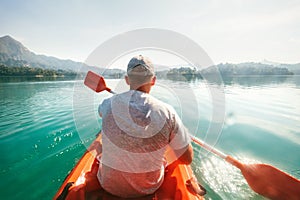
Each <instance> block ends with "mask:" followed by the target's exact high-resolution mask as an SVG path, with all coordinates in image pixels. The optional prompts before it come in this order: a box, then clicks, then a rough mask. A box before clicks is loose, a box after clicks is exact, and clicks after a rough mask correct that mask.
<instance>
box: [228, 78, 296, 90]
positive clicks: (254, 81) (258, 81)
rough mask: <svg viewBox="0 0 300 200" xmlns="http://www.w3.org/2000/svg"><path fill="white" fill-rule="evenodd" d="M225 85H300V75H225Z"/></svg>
mask: <svg viewBox="0 0 300 200" xmlns="http://www.w3.org/2000/svg"><path fill="white" fill-rule="evenodd" d="M223 81H224V84H225V85H235V84H238V85H242V86H247V87H252V86H262V85H273V84H275V85H276V84H283V83H286V84H293V85H295V86H299V85H300V76H297V75H294V76H234V77H223Z"/></svg>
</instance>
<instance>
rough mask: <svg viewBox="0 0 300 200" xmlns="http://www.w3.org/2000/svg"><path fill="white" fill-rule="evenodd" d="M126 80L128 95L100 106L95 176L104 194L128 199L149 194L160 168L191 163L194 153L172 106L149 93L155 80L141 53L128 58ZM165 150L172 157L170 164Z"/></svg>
mask: <svg viewBox="0 0 300 200" xmlns="http://www.w3.org/2000/svg"><path fill="white" fill-rule="evenodd" d="M125 80H126V83H127V84H128V85H129V87H130V90H129V91H127V92H124V93H121V94H116V95H114V96H112V97H110V98H108V99H105V100H104V101H103V102H102V103H101V104H100V105H99V114H100V117H102V145H103V146H102V156H101V158H100V159H99V162H100V164H99V170H98V174H97V178H98V180H99V182H100V185H101V187H102V188H103V189H104V190H106V191H107V192H109V193H111V194H113V195H116V196H119V197H123V198H132V197H140V196H145V195H148V194H152V193H154V192H155V191H156V190H157V189H158V188H159V187H160V186H161V184H162V182H163V179H164V171H165V167H166V166H167V165H172V163H173V164H174V163H184V164H190V163H191V162H192V159H193V149H192V146H191V144H190V143H191V138H190V135H189V131H188V130H187V128H186V127H185V126H184V125H183V123H182V121H181V120H180V118H179V116H178V115H177V113H176V111H175V110H174V108H172V107H171V106H170V105H168V104H166V103H164V102H162V101H160V100H158V99H156V98H155V97H153V96H151V95H150V94H149V93H150V90H151V88H152V86H154V85H155V82H156V76H155V72H154V66H153V64H152V62H151V61H150V60H149V59H148V58H147V57H144V56H142V55H139V56H136V57H133V58H132V59H131V60H130V61H129V63H128V66H127V75H126V76H125ZM168 147H169V149H172V153H173V154H174V155H175V157H174V159H173V160H172V161H169V163H167V161H166V159H165V155H166V153H167V152H169V151H168ZM170 162H172V163H170Z"/></svg>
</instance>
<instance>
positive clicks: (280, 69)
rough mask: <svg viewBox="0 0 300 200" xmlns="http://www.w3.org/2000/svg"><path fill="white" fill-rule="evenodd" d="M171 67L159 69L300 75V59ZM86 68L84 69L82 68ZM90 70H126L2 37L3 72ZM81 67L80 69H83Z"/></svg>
mask: <svg viewBox="0 0 300 200" xmlns="http://www.w3.org/2000/svg"><path fill="white" fill-rule="evenodd" d="M165 67H166V66H165ZM166 68H167V70H157V76H158V77H159V78H168V79H174V80H176V79H180V78H182V77H185V78H188V79H192V78H203V76H209V75H213V74H216V73H218V74H220V75H221V76H222V77H232V76H253V75H264V76H267V75H268V76H269V75H300V63H298V64H279V63H278V64H277V63H271V62H262V63H254V62H246V63H240V64H231V63H225V64H223V63H221V64H218V65H214V66H211V67H208V68H205V69H201V70H200V69H196V68H195V67H189V66H181V67H177V68H173V67H172V66H169V67H166ZM82 69H83V70H82ZM88 70H92V71H95V72H96V73H100V74H102V75H103V76H105V77H108V78H121V77H123V76H124V75H125V73H126V72H125V71H124V70H121V69H106V68H98V67H95V66H88V65H86V64H84V63H80V62H74V61H72V60H62V59H58V58H55V57H51V56H44V55H37V54H35V53H33V52H31V51H29V50H28V49H27V48H26V47H25V46H23V45H22V44H21V43H20V42H18V41H17V40H15V39H13V38H12V37H10V36H4V37H0V76H2V77H4V76H30V77H76V76H79V77H84V76H85V74H86V72H87V71H88ZM79 71H80V72H79Z"/></svg>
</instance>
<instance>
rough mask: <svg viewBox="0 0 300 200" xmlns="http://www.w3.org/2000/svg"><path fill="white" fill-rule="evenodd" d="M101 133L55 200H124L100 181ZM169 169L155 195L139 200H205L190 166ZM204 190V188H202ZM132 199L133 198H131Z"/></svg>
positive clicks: (177, 165)
mask: <svg viewBox="0 0 300 200" xmlns="http://www.w3.org/2000/svg"><path fill="white" fill-rule="evenodd" d="M101 148H102V143H101V134H99V136H98V137H97V138H96V140H95V141H94V142H93V143H92V144H91V146H90V147H89V148H88V150H87V151H86V153H85V154H84V155H83V156H82V158H81V159H80V160H79V162H78V163H77V165H76V166H75V167H74V169H73V170H72V171H71V172H70V174H69V175H68V176H67V177H66V179H65V181H64V182H63V184H62V185H61V187H60V188H59V190H58V191H57V193H56V195H55V196H54V198H53V199H57V200H63V199H66V200H77V199H78V200H81V199H103V200H106V199H107V200H114V199H119V200H120V199H122V198H120V197H116V196H113V195H111V194H109V193H108V192H105V191H104V190H103V189H101V186H100V184H99V182H98V179H97V171H98V167H99V166H98V160H97V158H96V157H97V155H99V154H101ZM172 166H173V167H167V168H166V172H165V178H164V182H163V184H162V186H161V187H160V188H159V189H158V190H157V191H156V192H155V193H154V194H151V195H148V196H145V197H142V198H135V199H136V200H146V199H147V200H148V199H149V200H165V199H172V200H201V199H204V198H203V196H201V195H202V194H201V193H202V192H203V191H202V190H200V191H199V187H200V186H199V185H198V184H197V182H196V179H195V176H194V174H193V171H192V169H191V167H190V166H189V165H183V164H175V165H172ZM200 188H201V187H200ZM131 200H132V198H131Z"/></svg>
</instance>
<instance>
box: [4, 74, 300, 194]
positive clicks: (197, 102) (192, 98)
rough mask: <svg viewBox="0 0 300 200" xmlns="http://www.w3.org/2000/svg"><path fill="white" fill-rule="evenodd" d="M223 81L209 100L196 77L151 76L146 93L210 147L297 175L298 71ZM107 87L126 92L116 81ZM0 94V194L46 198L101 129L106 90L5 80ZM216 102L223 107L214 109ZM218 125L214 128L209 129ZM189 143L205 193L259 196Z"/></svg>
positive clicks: (299, 175)
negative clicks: (217, 95)
mask: <svg viewBox="0 0 300 200" xmlns="http://www.w3.org/2000/svg"><path fill="white" fill-rule="evenodd" d="M20 81H21V82H20ZM224 82H225V86H224V94H225V99H219V101H220V102H221V103H220V102H214V103H213V102H212V100H211V97H212V96H213V95H214V94H213V92H212V90H211V84H210V83H205V82H203V81H201V80H192V81H171V80H158V82H157V86H156V87H154V88H153V90H152V92H151V93H152V94H153V95H154V96H156V97H158V98H160V99H162V100H164V101H166V102H168V103H170V104H172V105H173V106H174V107H175V109H176V110H177V111H178V113H179V114H180V116H181V117H182V118H183V121H184V123H185V125H186V126H187V127H188V128H189V130H190V131H191V133H192V134H196V136H197V137H199V138H201V139H204V140H205V141H206V142H207V143H210V144H213V145H214V146H215V147H216V148H217V149H219V150H222V151H223V152H225V153H226V154H230V155H232V156H234V157H236V158H238V159H239V160H241V161H243V162H246V163H248V162H249V163H257V162H263V163H268V164H271V165H273V166H275V167H277V168H279V169H281V170H284V171H286V172H288V173H289V174H292V175H293V176H295V177H297V178H300V164H299V163H300V156H299V155H300V124H299V120H300V103H299V102H300V101H299V99H300V77H297V76H291V77H275V78H274V77H251V78H249V77H248V78H246V77H238V78H233V79H227V80H224ZM107 85H109V86H111V87H112V88H114V89H115V90H116V91H118V92H121V91H125V90H127V88H126V87H125V86H124V85H125V84H124V82H123V81H120V80H107ZM0 96H1V99H0V116H1V120H0V152H1V157H0V180H1V182H0V194H1V199H52V197H53V196H54V194H55V192H56V190H57V189H58V187H59V186H60V184H61V183H62V181H63V179H64V178H65V176H66V175H67V173H68V172H69V171H70V170H71V169H72V167H73V166H74V165H75V163H76V162H77V161H78V160H79V158H80V157H81V155H82V154H83V153H84V151H85V149H86V147H87V146H88V145H89V144H90V143H91V142H92V141H93V139H94V138H95V135H96V134H97V133H98V132H99V130H100V129H101V120H100V119H99V118H98V116H97V113H96V110H97V105H98V103H99V102H101V101H102V99H103V98H105V97H108V96H110V94H108V93H101V94H94V93H93V92H92V91H90V90H88V89H87V88H85V87H84V86H83V83H82V81H80V80H76V81H75V80H69V81H63V80H62V81H61V80H60V81H57V80H56V81H53V80H52V81H49V80H43V81H38V80H26V81H24V80H12V81H10V82H9V81H8V79H5V80H4V81H3V80H2V81H0ZM222 102H223V103H224V108H222V107H218V106H219V104H220V105H222ZM216 103H217V104H216ZM216 107H217V108H218V109H219V108H220V109H219V110H222V109H224V110H225V113H224V117H223V120H222V121H220V122H215V121H213V120H212V119H214V113H213V108H216ZM218 114H221V115H222V113H218ZM220 124H221V125H222V127H221V132H218V133H214V132H210V131H209V130H214V129H213V127H216V126H219V125H220ZM194 147H195V148H194V150H195V159H194V161H193V169H194V172H195V174H196V176H197V177H198V179H199V181H201V182H202V183H203V184H204V185H205V187H206V188H207V189H208V195H207V196H206V199H263V198H262V197H260V196H259V195H257V194H255V193H254V192H252V191H251V189H250V188H249V187H248V186H247V183H246V181H245V179H244V178H243V176H242V175H241V174H240V172H239V171H238V170H237V169H236V168H234V167H233V166H231V165H230V164H227V163H225V162H224V161H223V160H221V159H220V158H218V157H216V156H214V155H212V154H210V153H207V152H206V151H205V150H203V149H201V148H200V147H198V146H197V145H194Z"/></svg>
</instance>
